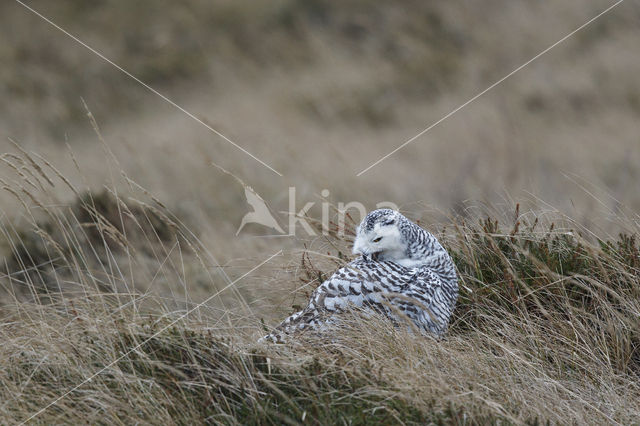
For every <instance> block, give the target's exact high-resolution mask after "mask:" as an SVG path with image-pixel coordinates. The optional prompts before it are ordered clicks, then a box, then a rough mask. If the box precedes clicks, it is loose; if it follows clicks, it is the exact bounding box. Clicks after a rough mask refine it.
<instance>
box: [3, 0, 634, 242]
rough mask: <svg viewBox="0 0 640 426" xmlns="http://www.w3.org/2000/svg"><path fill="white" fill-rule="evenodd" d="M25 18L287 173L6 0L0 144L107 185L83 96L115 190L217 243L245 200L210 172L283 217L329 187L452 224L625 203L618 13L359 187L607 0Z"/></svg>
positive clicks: (96, 3)
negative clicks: (120, 182)
mask: <svg viewBox="0 0 640 426" xmlns="http://www.w3.org/2000/svg"><path fill="white" fill-rule="evenodd" d="M29 4H30V5H31V6H33V7H34V8H35V9H37V10H39V11H40V12H41V13H43V14H44V15H45V16H47V17H49V18H50V19H51V20H53V21H54V22H56V23H57V24H59V25H61V26H62V27H63V28H65V29H67V30H68V31H70V32H71V33H72V34H74V35H76V36H77V37H79V38H80V39H81V40H83V41H85V42H86V43H88V44H89V45H91V46H92V47H94V48H95V49H97V50H98V51H100V52H102V53H103V54H104V55H106V56H107V57H109V58H111V59H112V60H113V61H115V62H116V63H117V64H119V65H121V66H122V67H124V68H125V69H127V70H128V71H130V72H131V73H132V74H133V75H135V76H137V77H139V78H140V79H141V80H143V81H144V82H146V83H148V84H150V85H151V86H153V87H154V88H156V89H157V90H159V91H161V92H162V93H164V94H166V95H167V96H168V97H170V98H171V99H173V100H175V101H176V102H177V103H178V104H180V105H182V106H183V107H185V108H186V109H187V110H189V111H191V112H193V113H194V114H196V115H197V116H198V117H200V118H202V120H203V121H205V122H207V123H209V124H210V125H212V126H213V127H214V128H216V129H218V130H220V131H221V132H222V133H224V134H225V135H227V136H229V137H230V138H231V139H232V140H234V141H236V142H237V143H238V144H240V145H241V146H243V147H244V148H246V149H248V150H249V151H250V152H252V153H253V154H255V155H256V156H257V157H259V158H260V159H262V160H263V161H265V162H266V163H267V164H269V165H271V166H273V167H274V168H276V169H277V170H279V171H281V172H282V173H283V174H284V175H285V177H284V178H280V177H278V176H277V175H275V174H273V172H271V171H269V170H268V169H267V168H264V167H263V166H261V165H260V164H259V163H257V162H255V161H254V160H252V159H251V158H249V157H248V156H246V155H245V154H243V153H241V152H240V151H239V150H237V149H236V148H234V147H233V146H231V145H230V144H228V143H227V142H225V141H223V140H222V139H221V138H219V137H217V136H216V135H214V134H212V133H210V132H209V131H208V130H207V129H205V128H204V127H203V126H201V125H199V124H198V123H196V122H194V121H193V120H191V119H189V118H188V117H186V116H185V115H184V114H183V113H181V112H180V111H178V110H176V109H174V108H173V107H172V106H170V105H168V104H167V103H165V102H164V101H163V100H162V99H160V98H159V97H157V96H156V95H154V94H152V93H150V92H149V91H147V90H146V89H145V88H143V87H142V86H140V85H139V84H138V83H136V82H134V81H133V80H131V79H130V78H128V77H126V76H125V75H123V74H122V73H120V72H119V71H118V70H116V69H115V68H114V67H112V66H111V65H109V64H107V63H105V62H104V61H103V60H101V59H100V58H98V57H97V56H96V55H94V54H92V53H91V52H89V51H88V50H86V49H85V48H83V47H81V46H79V45H78V44H77V43H75V42H74V41H72V40H71V39H69V38H68V37H67V36H65V35H64V34H62V33H61V32H59V31H57V30H55V29H54V28H53V27H51V26H50V25H48V24H47V23H45V22H44V21H42V20H41V19H40V18H38V17H37V16H35V15H34V14H32V13H31V12H29V11H28V10H26V9H25V8H24V7H22V6H20V5H19V4H18V3H13V2H5V3H3V4H2V5H1V6H0V12H1V13H0V33H1V34H2V39H3V40H4V41H3V43H2V44H0V59H1V60H2V63H3V67H2V68H1V69H0V82H1V84H0V99H2V101H1V102H0V129H1V130H0V132H1V133H2V134H1V135H0V136H2V138H1V139H2V141H1V142H0V143H1V144H3V145H4V144H6V145H5V146H4V150H11V149H13V148H12V147H11V146H10V145H9V142H7V139H6V137H7V136H9V137H12V138H13V139H14V140H16V141H17V142H18V143H20V144H21V145H23V146H24V147H26V148H27V149H30V150H36V151H37V152H39V153H42V154H43V155H44V154H46V155H47V158H50V159H52V161H54V163H55V164H56V165H57V166H58V167H59V168H60V170H61V171H62V172H63V173H64V172H67V171H73V170H74V168H73V165H72V162H71V160H70V159H69V155H68V153H67V152H65V151H66V150H65V149H64V146H65V145H64V144H65V142H67V143H68V144H69V145H70V147H71V150H72V151H73V152H74V154H75V155H76V157H77V158H78V160H79V162H80V163H81V164H84V165H86V166H87V168H88V170H89V171H90V173H86V174H87V175H88V178H89V180H90V182H89V184H90V185H91V186H93V187H99V186H101V185H102V184H103V183H104V181H105V179H106V178H107V177H108V176H109V171H108V168H107V167H106V166H105V162H104V161H103V160H104V157H103V152H102V148H101V146H100V144H99V143H98V141H97V137H96V136H95V134H94V133H93V131H92V129H91V126H90V123H89V120H88V119H87V117H86V111H85V109H84V107H83V105H82V101H81V99H84V100H85V101H86V103H87V106H88V108H89V109H90V110H91V111H92V113H93V114H94V116H95V117H96V120H97V122H98V124H99V125H100V126H101V128H102V131H103V135H104V137H105V140H106V141H107V142H108V144H109V146H110V147H111V149H112V150H113V152H114V153H115V155H116V157H117V158H118V160H119V162H120V166H121V167H122V169H124V170H125V171H126V172H127V174H128V175H129V176H130V177H132V178H133V179H135V180H136V181H137V182H139V183H140V184H142V185H143V186H145V187H146V188H148V189H150V190H151V191H152V192H154V193H156V194H158V195H159V196H160V198H161V199H162V200H163V201H165V202H167V203H169V204H171V205H172V206H174V207H179V208H182V209H183V210H185V212H186V213H189V214H191V215H193V216H194V217H195V218H196V219H197V220H195V222H198V223H202V222H212V223H214V224H215V226H214V228H215V229H216V230H217V231H221V230H223V229H226V228H228V230H233V229H235V228H236V227H237V226H238V224H239V221H240V219H241V217H242V215H243V214H244V212H246V210H247V209H248V206H247V205H246V203H245V201H244V197H243V191H242V188H240V187H238V186H237V185H236V184H235V183H234V182H233V180H232V179H229V178H228V177H226V176H224V175H223V174H221V173H220V172H219V171H218V170H216V169H215V168H212V167H211V166H210V162H211V161H215V162H216V163H217V164H219V165H221V166H223V167H225V168H226V169H228V170H230V171H231V172H233V173H234V174H236V175H238V176H240V177H241V178H243V179H244V180H245V181H246V182H247V183H248V184H250V185H252V186H254V187H255V189H256V190H257V191H258V193H260V194H262V196H263V197H264V198H265V199H267V200H269V201H270V202H271V203H273V204H274V207H275V208H276V210H284V209H286V207H287V199H286V197H287V190H286V188H287V187H288V186H290V185H294V186H296V188H297V190H298V196H299V199H300V200H314V199H315V200H317V197H314V194H318V193H319V192H320V190H321V189H323V188H327V189H329V190H330V191H331V196H330V197H329V198H330V199H331V200H332V201H333V202H336V201H345V202H346V201H351V200H356V201H361V202H363V203H365V204H366V205H367V206H368V207H370V208H372V207H373V206H374V205H375V203H376V202H379V201H381V200H389V201H393V202H395V203H397V204H398V205H400V206H401V207H402V208H404V209H406V210H410V211H413V212H418V215H421V214H422V215H427V217H437V215H436V216H434V215H431V213H434V212H438V213H445V214H448V213H449V212H451V211H454V212H456V213H458V214H463V215H464V214H467V213H468V209H469V208H474V207H478V206H479V205H481V204H482V203H488V204H496V203H499V204H500V203H503V204H507V205H509V206H510V207H512V205H513V202H512V201H513V200H514V199H517V200H518V201H521V202H522V203H523V206H524V207H535V208H539V209H546V210H549V209H551V210H553V209H558V210H560V211H562V212H566V213H570V214H572V216H574V217H576V218H577V219H578V220H580V221H581V222H583V223H585V224H587V225H590V226H601V227H602V229H604V230H605V231H611V230H614V229H616V228H617V227H618V226H619V224H618V223H613V224H612V223H609V222H610V221H614V222H615V221H616V217H617V216H619V215H620V214H632V213H633V212H635V211H637V209H638V207H640V193H639V192H638V191H637V190H636V183H637V181H638V173H639V170H638V167H639V166H638V165H639V164H640V161H639V160H640V150H639V149H638V143H639V142H640V141H639V137H638V135H639V134H640V132H639V130H640V121H639V120H638V114H639V113H640V80H638V78H637V75H638V71H640V59H639V58H640V55H639V54H638V53H640V52H639V51H638V45H637V28H638V23H639V22H640V7H639V6H638V5H637V4H636V3H633V2H628V3H623V4H621V5H620V6H619V7H617V8H616V9H614V10H613V11H611V12H610V13H609V14H607V15H606V16H603V17H602V18H601V19H599V20H598V21H596V22H595V23H593V24H592V25H591V26H589V27H588V28H586V29H585V30H584V31H582V32H580V33H578V34H576V35H575V36H574V37H572V38H571V39H569V40H567V41H566V42H565V43H563V44H561V45H560V46H558V47H557V48H555V49H554V50H552V51H551V52H549V53H548V54H546V55H545V56H543V57H542V58H540V59H539V60H538V61H536V62H535V63H533V64H531V65H529V66H528V67H526V68H525V69H523V70H522V71H520V72H519V73H518V74H516V75H515V76H513V77H512V78H511V79H509V80H507V81H506V82H504V83H503V84H502V85H500V86H499V87H497V88H496V89H495V90H493V91H492V92H489V93H487V94H486V95H485V96H483V97H481V98H480V99H479V100H478V101H476V102H474V103H473V104H471V105H469V106H468V107H467V108H466V109H464V110H462V111H460V112H458V113H457V114H455V115H454V116H453V117H451V118H450V119H449V120H447V121H445V122H443V123H442V124H441V125H439V126H438V127H436V128H434V129H433V130H432V131H430V132H428V133H427V134H426V135H424V136H423V137H421V138H420V139H418V140H416V141H415V142H414V143H413V144H411V145H409V146H407V147H406V148H404V149H402V150H401V151H399V152H398V153H397V154H394V155H393V156H391V157H390V158H388V159H387V160H386V161H384V162H383V163H381V164H380V165H378V166H376V167H374V168H373V169H371V170H370V171H368V172H367V173H365V174H363V175H362V176H361V177H359V178H356V177H355V174H356V173H357V172H359V171H361V170H362V169H364V168H365V167H367V166H368V165H369V164H371V163H372V162H373V161H375V160H377V159H378V158H380V157H381V156H383V155H385V154H386V153H388V152H389V151H391V150H392V149H394V148H395V147H397V146H398V145H400V144H401V143H402V142H404V141H405V140H407V139H408V138H410V137H412V136H413V135H415V134H416V133H418V132H419V131H420V130H422V129H423V128H425V127H427V126H428V125H429V124H431V123H432V122H434V121H436V120H437V119H439V118H440V117H442V116H443V115H445V114H446V113H448V112H449V111H451V110H452V109H453V108H455V107H457V106H458V105H460V104H461V103H463V102H464V101H466V100H467V99H469V98H470V97H472V96H473V95H475V94H476V93H478V92H479V91H481V90H483V89H485V88H486V87H487V86H489V85H490V84H491V83H493V82H494V81H496V80H497V79H499V78H501V77H502V76H504V75H506V74H507V73H508V72H510V71H511V70H513V69H514V68H516V67H517V66H519V65H521V64H522V63H523V62H525V61H527V60H528V59H530V58H531V57H532V56H534V55H535V54H537V53H538V52H539V51H541V50H543V49H544V48H546V47H547V46H549V45H550V44H552V43H554V42H555V41H557V40H558V39H560V38H561V37H563V36H564V35H566V34H568V33H569V32H570V31H572V30H573V29H575V28H577V27H578V26H579V25H581V24H583V23H584V22H586V21H587V20H588V19H590V18H591V17H593V16H595V15H596V14H597V13H599V12H600V11H601V10H603V9H604V8H606V7H607V6H609V5H610V3H609V2H606V1H602V0H591V1H587V2H581V3H580V4H579V5H576V4H574V3H572V2H532V1H523V0H522V1H521V0H518V1H485V2H481V3H479V2H471V1H462V0H460V1H452V2H420V1H409V0H407V1H402V2H394V3H392V4H388V3H380V2H374V1H369V0H358V1H353V2H348V3H344V2H338V1H332V0H312V1H301V0H278V1H275V2H274V1H262V0H260V1H251V2H245V1H216V2H209V1H204V0H188V1H183V2H171V1H148V0H143V1H136V2H114V1H104V0H91V1H85V0H82V1H81V0H77V1H70V0H65V1H58V2H46V1H32V2H29ZM592 195H593V196H592ZM5 196H6V194H3V197H4V198H3V202H5V205H7V204H6V202H9V200H8V199H6V197H5ZM300 203H301V204H303V203H302V201H300ZM551 206H552V207H551ZM316 210H317V212H319V206H316ZM312 211H315V210H312ZM420 212H422V213H420ZM600 213H602V214H600ZM318 214H319V213H318ZM596 217H597V218H598V219H596ZM593 222H596V223H593Z"/></svg>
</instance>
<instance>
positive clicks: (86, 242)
mask: <svg viewBox="0 0 640 426" xmlns="http://www.w3.org/2000/svg"><path fill="white" fill-rule="evenodd" d="M5 159H8V160H10V161H12V162H14V163H20V164H22V165H23V166H24V167H22V168H20V169H18V170H21V172H22V176H20V179H21V180H20V181H21V182H23V183H22V184H20V183H18V182H19V181H18V180H16V181H15V182H14V183H12V184H9V183H4V184H3V185H4V189H5V190H7V191H9V192H10V193H11V194H13V195H14V196H15V197H17V198H18V199H19V200H20V203H21V204H22V205H23V208H24V212H23V213H24V217H27V218H30V219H31V220H32V223H31V225H30V226H24V227H20V228H17V227H15V226H14V225H11V224H8V223H7V224H5V225H4V226H3V233H4V234H5V237H6V239H7V241H8V242H9V243H10V244H9V247H8V248H7V249H8V253H10V255H9V256H8V257H7V258H6V260H5V271H4V273H3V276H2V278H1V280H0V282H1V283H2V287H3V290H4V292H5V295H4V296H3V298H2V300H3V305H2V307H1V308H0V312H1V313H2V327H0V333H1V339H2V342H3V345H2V347H1V349H0V363H1V365H2V368H1V369H0V371H1V373H0V385H1V386H0V388H1V389H2V391H1V397H0V400H2V401H3V402H2V403H1V404H0V414H1V415H2V417H3V418H5V419H6V420H7V421H9V422H11V423H13V422H19V421H22V420H27V419H29V418H30V416H32V415H34V414H38V415H37V417H35V418H34V419H33V420H35V421H37V422H42V423H51V422H57V423H60V422H62V423H77V422H84V421H89V422H109V423H112V422H124V423H134V422H143V423H170V424H174V423H179V424H182V423H191V422H202V421H207V422H211V423H230V424H235V423H259V424H263V423H274V424H276V423H277V424H279V423H283V422H285V423H305V422H306V423H309V422H310V423H321V424H326V423H343V422H344V423H350V424H365V423H367V424H370V423H380V424H384V423H391V422H398V423H405V424H406V423H412V424H413V423H425V422H435V423H447V424H450V423H455V424H468V423H472V424H479V423H487V422H494V423H497V422H501V423H505V422H506V423H516V424H517V423H530V424H538V423H546V422H551V423H579V424H583V423H591V424H593V423H619V424H629V423H634V422H638V421H639V420H640V403H639V401H640V385H638V378H639V376H640V325H639V324H640V322H639V321H638V319H639V318H640V272H639V271H640V270H639V269H638V268H639V267H640V250H639V247H638V243H637V240H636V238H637V237H636V235H635V234H634V235H629V236H627V235H621V236H620V237H619V238H617V239H616V240H613V241H610V242H605V241H598V240H594V239H593V238H591V236H588V238H584V237H582V236H581V235H580V233H578V232H572V231H570V230H569V229H559V228H554V227H553V226H550V225H549V224H548V223H545V224H544V225H543V224H542V223H540V220H538V219H535V220H529V218H528V217H529V216H530V215H531V213H527V214H520V212H519V209H516V211H515V212H512V213H511V214H510V216H512V217H511V219H510V220H509V222H507V223H504V225H503V226H500V225H499V224H498V223H497V221H494V220H492V219H487V220H484V221H481V222H480V223H479V224H477V225H469V224H466V223H464V222H463V221H461V220H454V221H453V222H452V223H450V224H449V226H448V227H447V229H444V230H442V231H441V232H440V233H439V237H440V239H441V240H442V241H443V243H444V244H445V245H446V247H447V248H448V250H449V251H450V252H451V254H452V255H453V258H454V260H455V262H456V264H457V267H458V269H459V272H460V278H461V289H462V290H461V296H460V301H459V305H458V308H457V310H456V312H455V316H454V319H453V321H452V326H451V329H450V332H449V334H448V335H447V336H446V338H445V339H444V340H441V341H437V340H435V339H432V338H424V337H417V336H415V335H413V334H411V333H410V332H409V331H407V330H404V329H398V328H394V327H393V326H392V325H391V324H390V323H389V322H387V321H384V319H381V318H375V317H374V318H371V317H362V316H360V315H359V314H358V313H357V312H353V314H352V315H347V316H345V318H344V321H343V323H342V324H341V325H339V326H338V327H337V329H336V331H335V333H334V335H333V337H332V338H331V339H326V338H322V337H318V336H306V337H302V338H300V339H299V340H298V341H295V342H292V343H291V344H290V345H286V346H285V345H260V344H257V343H255V342H256V339H257V338H258V337H259V336H260V335H261V334H263V333H264V332H265V330H266V329H268V328H266V324H265V318H266V323H267V324H272V323H274V321H275V319H276V318H278V317H279V316H281V315H283V314H284V313H285V312H287V311H289V309H290V308H289V307H288V306H291V305H292V304H296V303H300V301H301V300H302V299H301V298H300V297H299V296H296V297H294V295H293V294H292V292H291V289H293V290H294V292H297V293H305V292H308V291H310V289H311V288H313V286H314V285H316V284H317V282H318V280H319V279H322V276H323V274H327V273H331V270H332V269H333V268H334V267H335V265H337V264H339V263H341V262H343V261H344V260H343V259H344V255H343V254H342V253H344V252H345V248H346V247H347V246H348V241H347V240H345V239H339V238H337V237H336V236H331V237H327V240H325V243H322V244H321V243H319V242H317V241H316V243H315V244H316V246H314V247H310V248H309V250H306V251H305V252H303V254H302V259H300V254H299V252H288V253H287V254H286V255H284V257H282V256H280V257H277V258H276V259H275V260H273V262H275V264H274V265H275V269H270V270H267V269H264V268H259V269H257V270H256V271H254V272H252V274H251V277H253V278H254V280H260V281H262V282H263V284H262V286H260V285H257V284H256V281H253V283H252V285H251V286H249V287H245V286H243V285H242V280H243V277H242V276H241V274H240V273H239V272H237V271H234V269H233V268H226V267H220V265H217V264H216V262H215V260H214V257H213V256H212V254H211V253H210V252H209V251H208V250H207V248H206V247H205V246H204V245H202V244H201V243H200V241H199V240H198V237H197V236H196V235H195V234H193V233H191V232H190V231H189V230H188V228H186V227H185V226H184V225H183V224H182V223H181V222H180V221H179V219H178V218H177V217H175V216H173V215H172V214H170V213H169V211H168V210H167V209H166V208H165V207H164V206H163V205H162V204H160V202H159V201H158V200H154V199H153V198H152V196H151V195H150V194H148V193H145V192H144V191H141V190H138V192H137V194H136V195H134V194H133V193H132V194H130V195H131V196H126V197H125V196H123V195H120V194H115V193H109V192H103V193H100V194H91V193H85V194H83V193H82V192H81V191H79V190H78V189H76V188H75V187H73V186H72V185H71V184H70V183H69V181H68V180H67V179H66V178H64V177H63V176H62V175H56V173H55V172H54V170H53V168H52V167H49V166H48V165H47V163H46V162H45V160H43V159H38V158H34V157H32V156H30V155H29V154H28V153H26V152H24V153H21V154H16V155H13V156H9V157H5ZM27 182H31V183H32V184H33V185H31V186H30V187H27V185H28V183H27ZM65 182H67V183H65ZM129 183H130V184H131V189H132V191H133V190H134V189H135V185H134V184H133V183H132V182H129ZM61 184H65V185H68V186H69V188H70V189H71V190H72V191H73V192H74V193H77V194H78V198H77V199H76V201H75V202H74V203H72V204H65V203H62V202H60V201H59V200H55V199H54V196H53V195H52V194H51V193H50V192H49V191H48V189H47V188H48V187H52V186H53V187H55V186H56V185H61ZM112 192H115V191H113V189H112ZM133 192H135V191H133ZM505 213H506V212H505ZM543 220H544V219H543ZM323 244H324V245H323ZM327 244H328V245H327ZM265 257H266V256H265ZM246 260H247V259H245V261H246ZM289 262H295V264H294V263H290V264H289V266H286V265H287V263H289ZM256 263H257V262H256ZM295 265H297V266H295ZM229 266H232V265H229ZM271 267H272V268H273V267H274V266H273V265H272V266H271ZM238 278H240V281H239V282H238V283H237V284H236V283H235V281H233V280H235V279H238ZM159 282H164V283H165V284H164V287H162V286H158V285H157V284H158V283H159ZM198 287H203V288H205V289H206V292H205V293H207V294H208V295H209V297H208V298H207V299H208V300H206V303H205V304H203V305H196V303H195V302H194V301H193V300H192V299H191V294H190V293H191V291H192V290H196V289H197V288H198ZM267 288H268V289H269V292H270V293H271V294H270V297H271V298H272V300H269V299H266V300H265V299H264V294H265V291H266V289H267ZM179 291H182V293H179ZM168 292H171V293H168ZM194 293H195V294H197V291H194ZM274 297H275V299H278V298H279V300H281V301H282V300H284V301H286V302H287V305H286V306H284V307H281V308H280V309H275V308H274V305H273V303H274V302H273V299H274ZM303 297H304V296H303ZM296 300H297V302H296ZM318 339H320V340H318ZM58 398H60V399H58ZM51 403H53V404H52V405H51V406H49V404H51ZM43 408H46V409H45V410H44V411H40V410H41V409H43Z"/></svg>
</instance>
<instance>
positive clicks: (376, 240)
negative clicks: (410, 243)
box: [353, 209, 408, 261]
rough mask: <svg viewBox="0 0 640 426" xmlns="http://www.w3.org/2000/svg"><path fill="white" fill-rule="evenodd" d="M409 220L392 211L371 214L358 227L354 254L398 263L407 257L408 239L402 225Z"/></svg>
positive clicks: (383, 210)
mask: <svg viewBox="0 0 640 426" xmlns="http://www.w3.org/2000/svg"><path fill="white" fill-rule="evenodd" d="M405 222H408V219H407V218H405V217H404V216H403V215H401V214H400V213H399V212H397V211H395V210H391V209H378V210H374V211H372V212H370V213H369V214H368V215H367V216H366V217H365V218H364V219H363V220H362V222H361V223H360V225H358V228H357V230H356V239H355V241H354V242H353V254H361V255H363V256H371V257H372V258H373V259H376V260H391V261H397V260H401V259H403V258H405V257H406V249H407V244H406V239H405V237H404V236H403V233H402V229H401V225H403V224H404V223H405Z"/></svg>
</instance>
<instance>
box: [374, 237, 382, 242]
mask: <svg viewBox="0 0 640 426" xmlns="http://www.w3.org/2000/svg"><path fill="white" fill-rule="evenodd" d="M381 239H382V237H378V238H376V239H375V240H373V242H374V243H377V242H378V241H380V240H381Z"/></svg>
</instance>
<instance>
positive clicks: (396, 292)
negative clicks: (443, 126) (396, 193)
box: [262, 209, 458, 342]
mask: <svg viewBox="0 0 640 426" xmlns="http://www.w3.org/2000/svg"><path fill="white" fill-rule="evenodd" d="M354 253H356V254H360V255H361V256H360V257H358V258H356V259H355V260H354V261H352V262H350V263H349V264H347V265H345V266H343V267H342V268H340V269H338V270H337V271H336V272H335V273H334V274H333V275H332V276H331V278H329V279H328V280H326V281H325V282H323V283H322V284H321V285H320V286H319V287H318V288H317V289H316V290H315V291H314V292H313V294H312V296H311V299H310V301H309V303H308V305H307V306H306V307H305V308H304V309H303V310H302V311H300V312H297V313H295V314H293V315H291V316H290V317H289V318H287V319H285V320H284V321H283V322H282V323H281V324H280V325H279V326H277V327H276V328H275V330H274V331H273V332H272V333H271V334H269V335H267V336H265V337H264V338H263V339H262V340H270V341H274V342H284V341H286V340H287V338H288V337H289V336H292V335H295V334H298V333H302V332H305V331H309V330H315V331H324V330H328V329H329V328H330V326H331V323H332V320H333V319H335V316H336V315H338V314H339V313H340V312H343V311H345V310H347V309H349V308H352V307H357V308H363V309H364V310H365V311H366V310H372V311H375V312H378V313H381V314H383V315H384V316H386V317H388V318H389V319H390V320H392V321H394V322H395V323H400V322H402V321H410V322H411V323H413V325H414V326H415V327H416V328H417V329H418V330H419V331H420V332H424V333H431V334H434V335H436V336H440V335H442V334H443V333H444V332H445V331H446V330H447V327H448V324H449V318H450V316H451V312H452V311H453V309H454V307H455V302H456V299H457V296H458V285H457V277H456V273H455V267H454V266H453V262H452V261H451V258H450V257H449V255H448V253H447V252H446V251H445V250H444V249H443V248H442V246H441V245H440V244H439V243H438V241H437V240H436V239H435V237H433V236H432V235H431V234H429V233H428V232H427V231H425V230H424V229H422V228H420V227H419V226H418V225H416V224H414V223H412V222H410V221H409V220H408V219H406V218H405V217H404V216H402V215H401V214H400V213H398V212H395V211H392V210H387V209H383V210H375V211H373V212H371V213H369V214H368V215H367V217H366V218H365V219H364V220H363V222H362V224H361V225H360V226H359V227H358V229H357V234H356V240H355V242H354Z"/></svg>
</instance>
